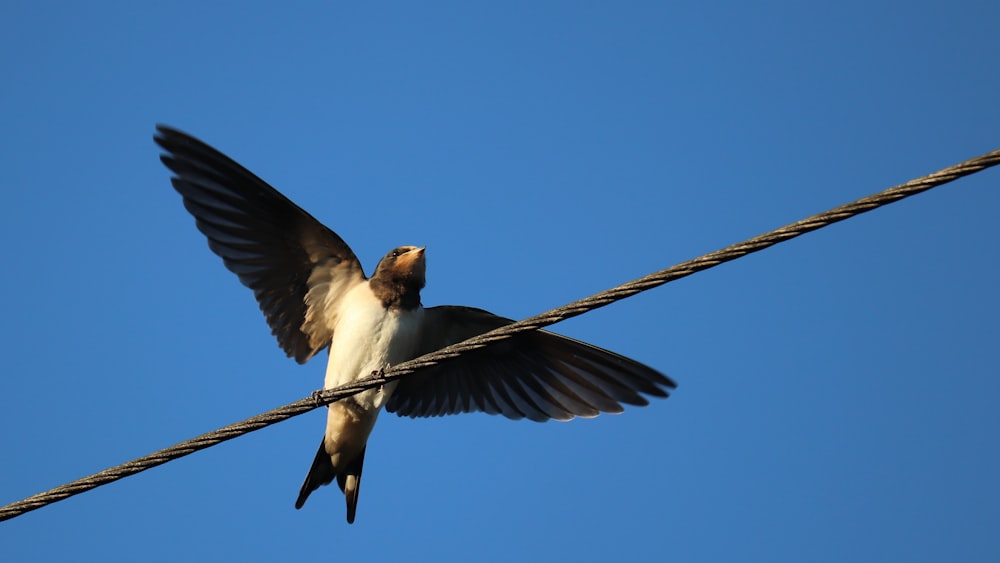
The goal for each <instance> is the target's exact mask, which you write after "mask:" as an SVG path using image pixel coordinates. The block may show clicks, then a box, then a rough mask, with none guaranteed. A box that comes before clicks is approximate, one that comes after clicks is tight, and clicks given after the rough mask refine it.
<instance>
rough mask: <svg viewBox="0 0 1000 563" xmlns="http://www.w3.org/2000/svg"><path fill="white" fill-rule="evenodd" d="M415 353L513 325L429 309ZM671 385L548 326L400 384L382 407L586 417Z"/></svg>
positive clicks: (472, 313) (470, 311)
mask: <svg viewBox="0 0 1000 563" xmlns="http://www.w3.org/2000/svg"><path fill="white" fill-rule="evenodd" d="M424 314H425V318H424V326H425V327H427V328H426V330H425V331H424V335H423V338H422V341H421V343H420V347H419V348H420V349H419V350H418V354H426V353H428V352H432V351H435V350H439V349H441V348H444V347H445V346H448V345H450V344H454V343H457V342H461V341H462V340H465V339H467V338H471V337H473V336H476V335H479V334H483V333H485V332H488V331H490V330H493V329H495V328H499V327H501V326H504V325H507V324H510V323H512V322H513V321H512V320H510V319H505V318H503V317H498V316H496V315H494V314H492V313H490V312H488V311H483V310H482V309H474V308H471V307H454V306H445V307H431V308H429V309H427V310H426V311H425V312H424ZM676 386H677V385H676V384H675V383H674V382H673V381H672V380H671V379H670V378H669V377H667V376H665V375H663V374H661V373H660V372H658V371H656V370H654V369H652V368H650V367H647V366H645V365H643V364H640V363H639V362H636V361H634V360H630V359H628V358H626V357H624V356H620V355H618V354H615V353H614V352H609V351H608V350H603V349H601V348H598V347H596V346H591V345H590V344H587V343H585V342H580V341H578V340H573V339H571V338H566V337H565V336H560V335H558V334H553V333H551V332H547V331H542V330H539V331H534V332H528V333H523V334H519V335H517V336H514V337H513V338H510V339H508V340H505V341H502V342H498V343H496V344H493V345H491V346H488V347H486V348H483V349H480V350H475V351H473V352H470V353H466V354H463V355H461V356H459V357H457V358H453V359H451V360H449V361H447V362H443V363H441V364H440V365H438V366H434V367H432V368H428V369H425V370H422V371H419V372H417V373H414V374H412V375H410V376H408V377H405V378H403V379H401V380H400V381H399V385H398V387H396V390H395V391H394V392H393V394H392V396H391V397H390V399H389V402H388V403H387V404H386V410H388V411H389V412H395V413H397V414H398V415H400V416H409V417H411V418H412V417H425V416H444V415H448V414H458V413H463V412H474V411H483V412H487V413H490V414H502V415H504V416H506V417H507V418H512V419H521V418H528V419H531V420H534V421H539V422H543V421H546V420H549V419H556V420H569V419H571V418H574V417H577V416H581V417H593V416H597V415H598V414H599V413H601V412H610V413H617V412H621V411H622V403H625V404H629V405H646V404H648V401H647V400H646V398H645V397H643V394H645V395H650V396H654V397H667V396H668V395H669V390H671V389H673V388H675V387H676Z"/></svg>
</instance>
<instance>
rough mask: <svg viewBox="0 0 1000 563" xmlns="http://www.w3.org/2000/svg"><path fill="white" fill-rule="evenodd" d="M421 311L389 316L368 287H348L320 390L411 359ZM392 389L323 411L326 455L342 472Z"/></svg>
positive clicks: (367, 393) (368, 393) (361, 395)
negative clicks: (325, 420)
mask: <svg viewBox="0 0 1000 563" xmlns="http://www.w3.org/2000/svg"><path fill="white" fill-rule="evenodd" d="M423 314H424V310H423V309H422V308H420V307H418V308H417V309H414V310H412V311H389V310H386V309H385V307H383V306H382V303H381V302H379V300H378V299H376V298H375V296H374V294H372V292H371V289H370V288H369V287H368V283H360V284H358V285H356V286H354V288H353V289H351V290H350V291H349V292H348V293H347V295H345V296H344V297H343V299H342V301H341V304H340V308H339V310H338V312H337V326H336V328H335V329H334V332H333V342H332V343H331V345H330V360H329V362H328V363H327V367H326V380H325V382H324V387H325V388H326V389H330V388H332V387H337V386H339V385H343V384H345V383H350V382H352V381H355V380H357V379H360V378H362V377H367V376H369V375H371V373H372V372H377V371H378V370H380V369H383V368H386V367H388V366H391V365H396V364H400V363H402V362H405V361H406V360H410V359H412V358H413V354H414V351H415V350H416V343H417V338H418V337H419V334H420V326H421V322H422V321H423ZM395 388H396V384H395V383H390V384H388V385H386V386H384V387H382V388H381V389H371V390H368V391H364V392H362V393H359V394H358V395H355V396H354V398H353V399H354V401H353V402H346V403H345V402H337V403H333V404H331V405H330V407H329V409H328V412H327V424H326V438H325V443H326V451H327V453H329V454H330V457H331V460H332V461H333V465H334V467H338V468H339V467H342V465H341V461H343V462H345V463H346V462H348V461H350V460H351V459H353V458H354V457H356V456H357V455H358V454H359V453H360V452H361V450H362V449H363V448H364V446H365V443H366V442H367V441H368V436H369V434H371V431H372V427H373V426H374V425H375V420H376V419H377V418H378V413H379V411H380V410H381V408H382V406H383V405H385V403H386V401H388V400H389V397H390V396H391V395H392V392H393V390H394V389H395Z"/></svg>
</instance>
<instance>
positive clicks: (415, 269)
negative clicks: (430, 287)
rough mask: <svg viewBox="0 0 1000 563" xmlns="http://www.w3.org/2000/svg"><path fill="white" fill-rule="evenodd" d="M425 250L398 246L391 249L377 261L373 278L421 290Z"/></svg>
mask: <svg viewBox="0 0 1000 563" xmlns="http://www.w3.org/2000/svg"><path fill="white" fill-rule="evenodd" d="M425 248H427V247H425V246H400V247H397V248H393V249H392V250H390V251H389V253H388V254H386V255H385V256H384V257H382V259H381V260H379V262H378V266H376V267H375V275H374V276H373V277H375V278H380V279H385V280H393V281H395V282H397V283H403V284H404V285H408V286H416V287H419V288H423V287H424V283H425V280H424V273H425V272H426V269H427V262H426V261H425V259H424V249H425Z"/></svg>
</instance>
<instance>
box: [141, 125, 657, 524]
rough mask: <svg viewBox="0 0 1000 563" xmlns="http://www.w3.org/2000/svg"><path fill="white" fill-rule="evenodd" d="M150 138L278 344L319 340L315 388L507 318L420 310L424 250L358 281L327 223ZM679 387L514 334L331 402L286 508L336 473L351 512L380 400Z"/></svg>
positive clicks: (432, 401)
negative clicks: (322, 359)
mask: <svg viewBox="0 0 1000 563" xmlns="http://www.w3.org/2000/svg"><path fill="white" fill-rule="evenodd" d="M154 139H155V141H156V143H157V144H159V145H160V147H162V148H163V150H164V151H166V153H165V154H162V155H161V156H160V160H161V161H163V164H165V165H166V166H167V168H169V169H170V170H171V171H172V172H173V173H174V177H173V178H171V182H172V183H173V186H174V188H175V189H176V190H177V191H178V192H180V194H181V196H183V198H184V207H185V208H187V210H188V211H189V212H191V214H192V215H194V217H195V220H196V224H197V226H198V230H200V231H201V232H202V233H204V234H205V236H206V237H208V246H209V248H211V249H212V251H213V252H215V253H216V254H218V255H219V256H220V257H221V258H222V260H223V262H224V263H225V265H226V268H228V269H229V270H230V271H232V272H233V273H235V274H236V275H237V276H239V279H240V281H241V282H243V284H244V285H246V286H247V287H249V288H250V289H252V290H253V293H254V297H256V298H257V302H258V303H259V304H260V309H261V311H263V312H264V316H265V317H266V318H267V323H268V325H270V327H271V332H272V334H274V336H275V337H276V338H277V339H278V344H280V345H281V347H282V348H283V349H284V351H285V353H286V354H288V356H289V357H292V358H295V361H297V362H299V363H305V362H306V361H307V360H309V359H310V358H312V357H313V356H314V355H315V354H316V353H317V352H319V351H321V350H323V349H327V350H328V351H329V356H330V357H329V361H328V363H327V368H326V379H325V382H324V387H325V388H327V389H329V388H332V387H336V386H338V385H342V384H344V383H348V382H351V381H354V380H356V379H359V378H361V377H365V376H368V375H369V374H371V373H372V372H376V371H378V370H380V369H384V368H385V367H387V366H390V365H396V364H400V363H402V362H405V361H407V360H410V359H413V358H415V357H417V356H420V355H422V354H426V353H429V352H433V351H435V350H438V349H440V348H443V347H445V346H448V345H450V344H454V343H457V342H461V341H462V340H465V339H467V338H471V337H473V336H476V335H479V334H482V333H485V332H488V331H490V330H493V329H495V328H499V327H501V326H504V325H506V324H510V323H511V322H513V321H511V320H510V319H505V318H503V317H498V316H496V315H494V314H492V313H489V312H487V311H483V310H482V309H474V308H471V307H457V306H440V307H428V308H424V307H423V305H422V304H421V303H420V290H421V289H422V288H423V287H424V271H425V259H424V248H423V247H419V248H418V247H415V246H401V247H398V248H395V249H393V250H391V251H390V252H389V253H388V254H386V255H385V256H383V257H382V260H381V261H379V263H378V265H377V266H376V267H375V273H374V274H373V275H372V277H371V278H368V277H366V276H365V273H364V270H362V268H361V263H360V262H359V261H358V258H357V256H355V255H354V252H352V251H351V249H350V247H349V246H347V244H346V243H345V242H344V241H343V240H342V239H341V238H340V237H339V236H337V234H336V233H334V232H333V231H331V230H330V229H328V228H327V227H325V226H323V225H322V224H321V223H320V222H319V221H317V220H316V219H314V218H313V217H312V216H311V215H309V214H308V213H306V212H305V211H303V210H302V209H301V208H300V207H299V206H297V205H295V204H294V203H292V202H291V201H290V200H289V199H288V198H286V197H285V196H283V195H281V194H280V193H279V192H278V191H277V190H275V189H274V188H272V187H271V186H269V185H268V184H267V183H266V182H264V181H263V180H261V179H260V178H258V177H257V176H255V175H254V174H253V173H251V172H250V171H249V170H247V169H246V168H243V167H242V166H240V165H239V164H237V163H236V162H235V161H233V160H232V159H230V158H229V157H227V156H226V155H224V154H222V153H221V152H219V151H217V150H215V149H213V148H212V147H210V146H208V145H207V144H205V143H203V142H201V141H199V140H198V139H195V138H194V137H191V136H190V135H187V134H185V133H182V132H180V131H178V130H176V129H172V128H170V127H166V126H163V125H159V126H157V135H156V136H155V137H154ZM675 387H676V384H675V383H674V382H673V381H672V380H671V379H670V378H668V377H667V376H665V375H663V374H661V373H659V372H657V371H656V370H653V369H652V368H649V367H647V366H645V365H643V364H640V363H639V362H636V361H634V360H630V359H628V358H625V357H623V356H620V355H618V354H615V353H614V352H609V351H607V350H603V349H601V348H597V347H596V346H591V345H590V344H586V343H584V342H580V341H577V340H573V339H570V338H566V337H565V336H560V335H557V334H553V333H551V332H547V331H535V332H529V333H524V334H520V335H518V336H515V337H514V338H511V339H509V340H506V341H503V342H500V343H498V344H495V345H493V346H489V347H487V348H484V349H481V350H476V351H474V352H472V353H468V354H464V355H462V356H460V357H458V358H455V359H453V360H451V361H448V362H444V363H442V364H440V365H439V366H436V367H433V368H430V369H426V370H423V371H420V372H417V373H414V374H412V375H410V376H408V377H405V378H403V379H401V380H399V381H398V382H394V383H390V384H388V385H385V386H384V387H382V388H380V389H371V390H368V391H365V392H363V393H360V394H358V395H355V396H353V397H351V398H348V399H345V400H342V401H339V402H336V403H332V404H331V405H329V407H328V410H327V423H326V433H325V434H324V435H323V440H322V441H321V442H320V445H319V451H318V452H317V454H316V458H315V459H314V460H313V464H312V467H311V468H310V469H309V473H308V475H306V479H305V482H304V483H303V484H302V489H301V490H300V491H299V496H298V499H297V500H296V501H295V508H301V507H302V505H303V504H304V503H305V501H306V499H307V498H308V497H309V494H310V493H312V492H313V491H314V490H316V489H317V488H318V487H320V486H321V485H327V484H329V483H331V482H332V481H333V480H334V479H336V480H337V484H338V485H339V486H340V489H341V490H342V491H343V492H344V496H345V497H346V500H347V521H348V522H354V516H355V511H356V509H357V503H358V489H359V487H360V485H361V470H362V466H363V464H364V460H365V447H366V445H367V442H368V436H369V435H370V434H371V431H372V427H373V426H374V424H375V419H376V418H377V417H378V413H379V411H380V410H381V408H382V407H383V406H385V408H386V410H388V411H389V412H395V413H397V414H398V415H400V416H409V417H426V416H443V415H448V414H458V413H464V412H474V411H482V412H486V413H489V414H502V415H504V416H506V417H508V418H511V419H521V418H528V419H531V420H535V421H546V420H549V419H556V420H570V419H572V418H574V417H577V416H581V417H593V416H596V415H597V414H599V413H601V412H609V413H617V412H621V411H622V406H621V404H622V403H626V404H630V405H646V404H648V402H647V401H646V399H645V398H644V397H643V396H642V394H645V395H650V396H654V397H667V396H668V392H669V390H670V389H673V388H675Z"/></svg>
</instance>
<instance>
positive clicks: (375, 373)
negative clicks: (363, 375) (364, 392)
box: [372, 364, 392, 393]
mask: <svg viewBox="0 0 1000 563" xmlns="http://www.w3.org/2000/svg"><path fill="white" fill-rule="evenodd" d="M391 367H392V366H391V365H389V364H386V365H385V367H381V368H379V369H378V370H377V371H373V372H372V377H385V370H387V369H389V368H391ZM384 388H385V385H379V386H378V392H379V393H381V392H382V389H384Z"/></svg>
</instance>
